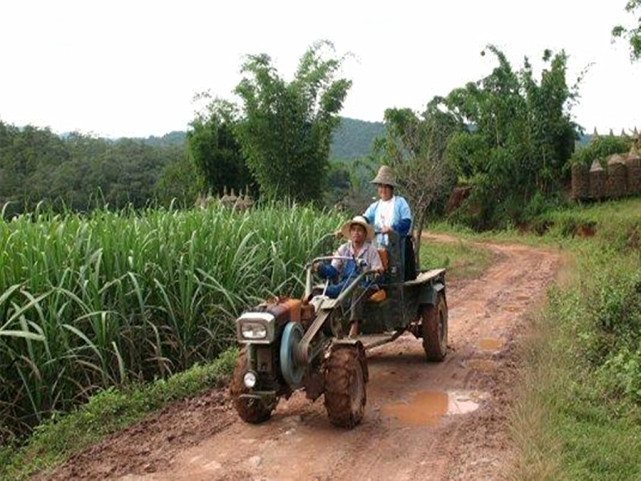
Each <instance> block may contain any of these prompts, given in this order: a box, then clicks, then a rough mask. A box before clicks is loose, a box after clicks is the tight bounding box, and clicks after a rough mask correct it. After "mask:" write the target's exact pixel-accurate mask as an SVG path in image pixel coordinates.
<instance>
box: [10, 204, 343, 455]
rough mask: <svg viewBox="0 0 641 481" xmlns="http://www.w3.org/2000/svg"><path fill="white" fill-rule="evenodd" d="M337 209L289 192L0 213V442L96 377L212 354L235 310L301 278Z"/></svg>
mask: <svg viewBox="0 0 641 481" xmlns="http://www.w3.org/2000/svg"><path fill="white" fill-rule="evenodd" d="M340 220H341V219H340V217H339V216H338V215H337V214H336V213H332V212H319V211H317V210H314V209H311V208H307V207H301V206H296V205H292V206H278V205H271V206H263V207H261V208H260V209H255V210H252V211H247V212H242V213H239V212H233V211H232V210H230V209H222V208H211V209H208V210H201V209H194V210H189V211H175V210H165V209H158V210H151V209H150V210H146V211H142V212H133V211H121V212H117V213H114V212H108V211H95V212H92V213H91V214H89V215H87V216H80V215H75V214H65V215H50V214H46V213H36V214H30V215H24V216H20V217H17V218H14V219H12V220H11V221H4V220H0V293H2V294H0V443H1V442H2V441H3V439H4V438H6V437H7V436H8V435H9V433H15V434H23V435H24V434H28V433H29V431H30V429H31V428H32V427H33V426H35V425H37V424H39V423H41V422H43V421H45V420H46V419H48V418H49V417H51V416H56V415H59V414H60V413H63V412H66V411H69V410H71V409H73V407H74V406H77V405H78V404H79V403H82V402H85V401H86V400H87V398H88V397H89V396H90V395H91V394H92V393H95V392H98V391H99V390H102V389H106V388H108V387H110V386H118V387H124V386H127V385H129V384H136V383H140V382H143V381H148V380H152V379H154V378H157V377H166V376H168V375H170V374H172V373H176V372H180V371H183V370H185V369H188V368H189V367H190V366H192V365H193V364H194V363H197V362H199V363H203V362H206V361H207V360H210V359H214V358H216V356H217V355H218V354H220V352H222V351H223V350H224V349H226V348H227V347H228V346H230V345H231V344H232V343H233V342H234V336H233V319H234V318H235V317H236V316H237V314H238V313H239V312H240V310H242V309H243V308H244V307H246V306H247V305H251V304H255V303H257V302H258V301H259V300H262V299H264V298H267V297H269V296H272V295H274V294H275V293H280V294H283V293H291V294H293V295H295V294H296V293H297V292H300V291H302V281H301V278H300V277H301V275H302V264H303V263H304V262H305V261H306V260H307V259H308V257H309V256H310V253H311V252H313V251H315V249H318V248H319V247H318V246H317V245H316V243H317V241H318V239H319V238H320V237H321V236H322V235H323V234H326V233H328V232H332V231H333V230H334V229H335V228H336V227H337V225H339V223H340Z"/></svg>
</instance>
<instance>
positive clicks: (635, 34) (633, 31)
mask: <svg viewBox="0 0 641 481" xmlns="http://www.w3.org/2000/svg"><path fill="white" fill-rule="evenodd" d="M625 10H626V11H627V12H630V13H634V12H637V11H638V12H641V0H629V1H628V3H626V5H625ZM636 23H637V24H636V25H631V26H630V27H629V28H626V27H624V26H623V25H617V26H616V27H614V28H613V29H612V36H613V37H614V38H621V37H623V38H625V39H626V40H627V41H628V42H629V44H630V59H631V60H632V61H637V60H639V59H641V17H639V18H637V21H636Z"/></svg>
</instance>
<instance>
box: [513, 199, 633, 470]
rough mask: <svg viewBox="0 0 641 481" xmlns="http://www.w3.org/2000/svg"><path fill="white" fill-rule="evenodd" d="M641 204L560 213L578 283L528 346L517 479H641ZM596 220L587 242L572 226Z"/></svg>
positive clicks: (556, 233) (561, 292)
mask: <svg viewBox="0 0 641 481" xmlns="http://www.w3.org/2000/svg"><path fill="white" fill-rule="evenodd" d="M640 216H641V201H640V200H639V199H634V200H626V201H622V202H619V203H615V202H609V203H604V204H598V205H592V206H587V207H585V206H582V207H577V208H575V209H566V210H563V211H559V212H553V213H550V214H549V216H548V218H549V219H552V220H554V221H555V226H554V227H553V228H551V229H550V231H549V232H548V234H547V235H546V238H548V239H552V240H553V241H557V240H558V239H560V238H564V239H566V240H567V242H565V244H564V246H565V247H566V248H567V250H568V253H569V254H570V255H571V256H572V258H573V259H574V265H573V266H572V269H573V272H570V273H569V274H570V275H569V276H568V280H567V281H566V282H565V283H563V284H562V285H559V286H556V287H553V288H551V290H550V294H549V300H548V306H547V307H546V309H545V311H544V313H543V315H542V317H541V318H540V319H538V320H537V322H536V323H535V324H534V326H533V329H532V330H533V337H532V339H530V340H529V341H528V344H527V346H526V348H525V351H526V356H525V360H524V370H523V378H522V381H521V386H520V388H519V392H518V397H517V401H516V402H515V404H514V406H513V409H512V413H511V431H512V436H513V439H514V441H515V445H516V447H517V449H518V453H519V456H518V458H517V460H516V462H515V466H514V471H513V473H512V477H513V479H515V480H517V479H518V480H595V481H596V480H639V479H641V413H640V408H641V362H640V354H641V256H640V253H639V249H638V245H637V244H636V242H637V239H636V238H635V235H634V234H635V232H637V228H638V226H639V222H640ZM581 222H589V223H590V225H592V227H593V228H594V232H593V235H592V236H591V237H589V238H582V237H580V236H577V235H576V232H574V233H573V232H572V229H567V228H566V227H567V226H572V225H580V223H581Z"/></svg>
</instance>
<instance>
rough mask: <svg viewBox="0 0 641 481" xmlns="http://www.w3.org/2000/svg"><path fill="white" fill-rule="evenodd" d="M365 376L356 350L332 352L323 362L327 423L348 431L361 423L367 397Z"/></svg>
mask: <svg viewBox="0 0 641 481" xmlns="http://www.w3.org/2000/svg"><path fill="white" fill-rule="evenodd" d="M365 380H366V373H365V372H364V370H363V365H362V364H361V359H359V352H358V349H357V348H351V347H339V348H335V349H334V350H333V351H332V352H331V354H330V356H329V358H328V359H327V360H326V361H325V409H327V415H328V416H329V421H330V422H331V423H332V424H333V425H334V426H338V427H341V428H348V429H351V428H353V427H354V426H356V425H357V424H358V423H360V422H361V419H363V414H364V413H365V403H366V401H367V394H366V391H365Z"/></svg>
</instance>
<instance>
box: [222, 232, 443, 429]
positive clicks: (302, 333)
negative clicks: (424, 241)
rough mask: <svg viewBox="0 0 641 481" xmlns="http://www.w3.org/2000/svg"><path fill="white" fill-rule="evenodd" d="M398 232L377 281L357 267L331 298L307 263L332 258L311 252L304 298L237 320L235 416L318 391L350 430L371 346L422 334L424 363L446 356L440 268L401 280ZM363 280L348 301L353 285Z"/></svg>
mask: <svg viewBox="0 0 641 481" xmlns="http://www.w3.org/2000/svg"><path fill="white" fill-rule="evenodd" d="M404 240H405V239H403V238H401V237H400V236H398V235H397V234H395V233H394V232H390V233H389V241H388V245H387V247H386V248H379V254H380V255H381V260H382V262H383V267H384V269H385V275H384V277H383V280H382V281H381V278H380V276H378V277H377V276H376V274H375V273H374V272H373V271H368V270H367V268H366V266H364V265H361V266H360V270H359V272H358V276H357V277H356V278H354V280H353V281H352V282H351V283H349V284H348V285H347V286H346V287H345V288H344V289H343V291H341V293H340V294H339V295H338V297H336V298H329V297H328V296H327V295H325V289H326V288H327V283H328V282H329V281H326V282H325V284H324V285H323V284H320V285H319V284H314V277H315V275H314V272H313V269H312V266H313V265H314V264H315V263H316V262H323V261H325V262H326V261H329V260H331V259H333V258H334V257H332V256H324V257H317V258H315V259H312V260H311V261H310V262H309V263H307V264H306V265H305V267H304V269H305V293H304V294H303V296H302V299H292V298H276V299H272V300H270V301H266V302H263V303H261V304H260V305H258V306H256V307H255V308H253V309H250V310H248V311H246V312H244V313H243V314H242V315H241V316H240V317H238V319H237V320H236V335H237V339H238V342H239V343H240V344H241V345H242V346H244V347H243V349H242V350H241V353H240V355H239V357H238V360H237V364H236V367H235V369H234V373H233V378H232V381H231V385H230V395H231V398H232V401H233V404H234V407H235V408H236V410H237V412H238V414H239V416H240V417H241V418H242V419H243V420H244V421H246V422H249V423H260V422H263V421H266V420H268V419H269V418H270V416H271V414H272V412H273V410H274V409H275V408H276V405H277V404H278V401H279V399H280V398H281V397H285V398H289V396H291V394H292V393H293V392H294V391H296V390H298V389H303V390H304V391H305V394H306V396H307V397H308V398H309V399H310V400H312V401H315V400H316V399H318V398H319V397H320V396H321V395H324V400H325V408H326V410H327V415H328V417H329V421H330V422H331V423H332V424H333V425H335V426H338V427H342V428H348V429H349V428H353V427H354V426H356V425H357V424H359V423H360V422H361V420H362V418H363V415H364V411H365V403H366V399H367V394H366V384H367V382H368V378H369V375H368V369H367V356H366V353H367V351H369V350H370V349H374V348H376V347H378V346H381V345H383V344H386V343H389V342H393V341H395V340H396V339H398V337H399V336H401V335H402V334H403V333H405V332H406V331H409V332H410V333H412V334H413V335H414V336H415V337H416V338H422V340H423V348H424V349H425V355H426V358H427V360H428V361H442V360H443V359H444V357H445V355H446V354H447V317H448V314H447V300H446V296H445V294H446V292H445V291H446V289H445V269H442V268H440V269H432V270H428V271H419V272H418V273H417V275H416V277H415V278H414V279H411V280H405V279H404V264H405V263H404V259H403V249H402V248H401V244H402V241H404ZM363 283H366V285H367V286H368V288H367V289H366V290H363V289H361V291H363V295H361V296H360V297H358V298H357V299H354V297H355V296H353V293H354V292H360V291H357V290H356V289H357V286H362V285H363ZM351 302H364V303H365V304H364V305H363V319H364V322H363V323H362V325H361V332H360V334H359V336H358V337H357V338H348V337H347V336H346V333H347V331H348V326H349V306H350V303H351Z"/></svg>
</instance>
